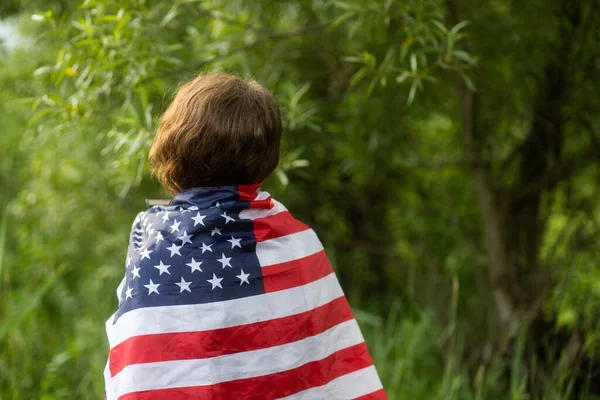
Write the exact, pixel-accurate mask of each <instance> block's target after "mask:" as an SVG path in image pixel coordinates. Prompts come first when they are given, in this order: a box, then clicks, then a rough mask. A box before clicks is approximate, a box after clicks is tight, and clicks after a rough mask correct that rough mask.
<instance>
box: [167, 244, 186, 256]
mask: <svg viewBox="0 0 600 400" xmlns="http://www.w3.org/2000/svg"><path fill="white" fill-rule="evenodd" d="M182 247H183V246H177V245H176V244H175V243H173V244H172V245H171V247H167V250H169V251H170V252H171V257H173V255H174V254H177V255H178V256H181V253H180V252H179V249H181V248H182Z"/></svg>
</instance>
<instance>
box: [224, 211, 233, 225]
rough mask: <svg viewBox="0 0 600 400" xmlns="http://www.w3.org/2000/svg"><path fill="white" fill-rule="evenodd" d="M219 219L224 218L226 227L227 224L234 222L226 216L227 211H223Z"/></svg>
mask: <svg viewBox="0 0 600 400" xmlns="http://www.w3.org/2000/svg"><path fill="white" fill-rule="evenodd" d="M221 217H223V218H225V225H227V224H228V223H229V222H235V219H233V218H231V217H230V216H229V215H227V211H224V212H223V214H221Z"/></svg>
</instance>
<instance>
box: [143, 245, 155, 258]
mask: <svg viewBox="0 0 600 400" xmlns="http://www.w3.org/2000/svg"><path fill="white" fill-rule="evenodd" d="M152 251H153V250H148V248H147V247H144V250H142V251H141V253H140V255H141V256H142V260H143V259H144V258H147V259H148V260H149V259H150V253H152Z"/></svg>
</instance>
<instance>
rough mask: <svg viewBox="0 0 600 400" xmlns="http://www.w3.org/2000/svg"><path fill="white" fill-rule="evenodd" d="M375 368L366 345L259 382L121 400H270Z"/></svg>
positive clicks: (237, 382) (244, 381)
mask: <svg viewBox="0 0 600 400" xmlns="http://www.w3.org/2000/svg"><path fill="white" fill-rule="evenodd" d="M371 365H373V361H372V360H371V356H369V351H368V350H367V346H366V345H365V343H360V344H357V345H355V346H352V347H348V348H345V349H342V350H339V351H337V352H335V353H333V354H332V355H330V356H329V357H326V358H324V359H322V360H319V361H313V362H310V363H307V364H304V365H302V366H300V367H298V368H295V369H291V370H288V371H284V372H279V373H276V374H270V375H263V376H258V377H256V378H247V379H239V380H235V381H230V382H222V383H217V384H215V385H210V386H192V387H184V388H176V389H161V390H152V391H144V392H137V393H129V394H126V395H123V396H121V397H119V400H183V399H249V400H253V399H256V400H270V399H276V398H279V397H285V396H289V395H292V394H294V393H298V392H301V391H303V390H306V389H310V388H312V387H315V386H322V385H325V384H326V383H328V382H330V381H331V380H333V379H335V378H338V377H340V376H343V375H346V374H349V373H351V372H354V371H358V370H359V369H363V368H366V367H369V366H371Z"/></svg>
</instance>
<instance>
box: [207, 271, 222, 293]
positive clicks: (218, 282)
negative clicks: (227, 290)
mask: <svg viewBox="0 0 600 400" xmlns="http://www.w3.org/2000/svg"><path fill="white" fill-rule="evenodd" d="M222 280H223V278H217V276H216V275H215V274H214V273H213V277H212V279H207V280H206V281H207V282H210V284H211V285H212V289H211V290H215V288H216V287H219V288H221V289H223V286H221V281H222Z"/></svg>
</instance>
